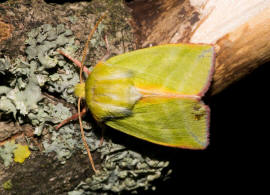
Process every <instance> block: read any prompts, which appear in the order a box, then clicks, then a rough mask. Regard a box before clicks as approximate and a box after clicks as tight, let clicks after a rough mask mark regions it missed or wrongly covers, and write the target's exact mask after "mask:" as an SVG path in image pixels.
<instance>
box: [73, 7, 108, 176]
mask: <svg viewBox="0 0 270 195" xmlns="http://www.w3.org/2000/svg"><path fill="white" fill-rule="evenodd" d="M106 14H107V12H106V13H105V14H104V15H103V16H101V17H100V18H99V20H98V21H97V23H96V24H95V26H94V28H93V29H92V30H91V32H90V33H89V35H88V38H87V41H86V43H85V46H84V49H83V57H82V61H81V68H80V83H83V79H82V72H83V68H84V61H85V58H86V54H87V49H88V44H89V41H90V39H91V38H92V36H93V34H94V33H95V31H96V29H97V27H98V25H99V24H100V22H101V21H102V20H103V18H104V17H105V16H106ZM78 115H79V123H80V130H81V134H82V140H83V144H84V147H85V148H86V150H87V154H88V158H89V161H90V163H91V165H92V168H93V170H94V172H95V173H97V170H96V168H95V163H94V161H93V158H92V155H91V152H90V149H89V147H88V145H87V142H86V139H85V135H84V131H83V126H82V118H81V98H79V99H78Z"/></svg>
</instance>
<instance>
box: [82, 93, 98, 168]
mask: <svg viewBox="0 0 270 195" xmlns="http://www.w3.org/2000/svg"><path fill="white" fill-rule="evenodd" d="M80 103H81V98H79V99H78V113H79V123H80V130H81V134H82V140H83V144H84V147H85V148H86V151H87V154H88V158H89V161H90V163H91V166H92V169H93V170H94V172H95V173H97V170H96V168H95V163H94V161H93V158H92V155H91V152H90V149H89V147H88V145H87V142H86V139H85V135H84V131H83V126H82V117H81V115H80V112H81V110H80V109H81V106H80Z"/></svg>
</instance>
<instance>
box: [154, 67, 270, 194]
mask: <svg viewBox="0 0 270 195" xmlns="http://www.w3.org/2000/svg"><path fill="white" fill-rule="evenodd" d="M269 73H270V63H268V64H264V65H263V66H261V67H260V68H258V69H256V70H255V71H254V72H252V73H251V74H250V75H249V76H247V77H246V78H244V79H242V80H240V81H238V82H236V83H235V84H233V85H231V86H230V87H229V88H227V89H226V90H224V91H223V92H221V93H220V94H218V95H215V96H212V97H207V96H206V98H205V102H206V103H207V104H208V105H209V106H210V108H211V125H210V144H209V146H208V148H207V149H206V150H203V151H190V150H189V151H188V150H186V151H185V150H182V151H179V152H177V153H174V154H173V155H174V156H173V157H172V159H173V160H172V167H173V168H174V172H173V173H172V175H171V179H170V180H167V181H165V182H160V183H158V184H157V191H156V192H151V193H149V194H186V193H184V192H189V194H190V193H192V192H199V193H203V192H206V193H207V192H210V191H213V190H214V191H215V192H216V193H217V194H219V193H220V192H225V191H228V192H234V193H235V192H236V190H239V191H240V192H243V191H250V193H251V190H255V191H256V192H257V193H258V192H259V191H260V190H262V189H263V188H265V187H266V186H265V185H264V182H265V183H266V181H267V179H266V177H268V175H267V170H269V167H268V166H267V159H268V156H269V150H268V149H269V147H268V145H269V141H268V140H269V137H268V134H269V133H268V132H269V121H270V118H269V111H270V110H269V95H268V94H269V93H268V90H269ZM257 184H259V185H257ZM262 187H263V188H262ZM257 193H256V194H257ZM230 194H231V193H230Z"/></svg>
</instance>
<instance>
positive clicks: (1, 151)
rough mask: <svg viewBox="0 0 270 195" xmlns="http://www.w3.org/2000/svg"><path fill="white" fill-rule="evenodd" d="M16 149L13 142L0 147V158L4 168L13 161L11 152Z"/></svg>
mask: <svg viewBox="0 0 270 195" xmlns="http://www.w3.org/2000/svg"><path fill="white" fill-rule="evenodd" d="M16 148H17V146H16V144H15V141H11V142H7V143H6V144H4V145H3V146H1V147H0V157H1V158H2V159H3V161H4V165H5V167H8V166H9V165H10V164H11V163H12V161H13V150H15V149H16Z"/></svg>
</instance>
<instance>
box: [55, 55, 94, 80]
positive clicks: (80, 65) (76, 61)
mask: <svg viewBox="0 0 270 195" xmlns="http://www.w3.org/2000/svg"><path fill="white" fill-rule="evenodd" d="M57 51H58V53H60V54H62V55H63V56H65V57H66V58H68V59H69V60H70V61H72V62H73V63H74V64H76V65H77V66H78V67H79V68H81V67H82V63H81V62H80V61H79V60H76V59H74V58H73V57H71V56H70V55H68V54H66V53H65V52H63V51H62V50H57ZM83 72H85V73H86V74H88V75H89V74H90V71H89V70H88V69H87V68H86V67H83Z"/></svg>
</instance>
